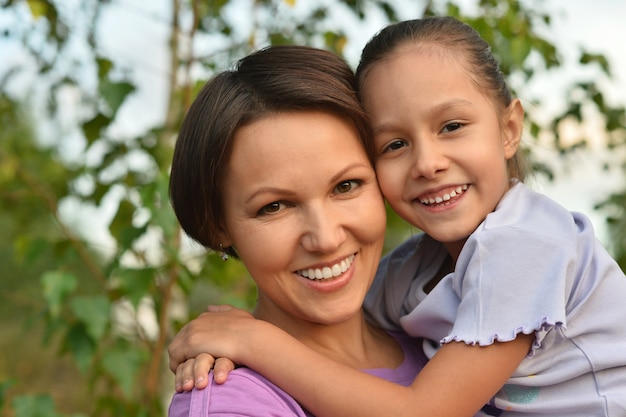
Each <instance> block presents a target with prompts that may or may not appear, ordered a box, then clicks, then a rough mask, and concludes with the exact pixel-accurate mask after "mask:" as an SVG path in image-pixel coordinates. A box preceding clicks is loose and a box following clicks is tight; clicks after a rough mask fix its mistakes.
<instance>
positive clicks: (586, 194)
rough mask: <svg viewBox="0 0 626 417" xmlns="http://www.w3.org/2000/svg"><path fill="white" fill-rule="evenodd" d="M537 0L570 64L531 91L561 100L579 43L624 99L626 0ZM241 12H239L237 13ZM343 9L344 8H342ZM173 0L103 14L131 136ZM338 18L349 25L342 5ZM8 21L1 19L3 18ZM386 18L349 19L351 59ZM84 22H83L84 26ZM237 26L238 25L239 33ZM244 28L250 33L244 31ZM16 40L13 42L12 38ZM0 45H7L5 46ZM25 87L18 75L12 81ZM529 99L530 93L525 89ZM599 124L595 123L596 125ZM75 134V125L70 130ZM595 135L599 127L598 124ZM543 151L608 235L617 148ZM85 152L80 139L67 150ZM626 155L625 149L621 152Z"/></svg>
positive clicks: (572, 201) (160, 113)
mask: <svg viewBox="0 0 626 417" xmlns="http://www.w3.org/2000/svg"><path fill="white" fill-rule="evenodd" d="M250 1H251V0H234V1H233V2H232V3H233V7H231V9H230V10H229V11H228V13H231V15H232V16H237V15H241V9H240V8H241V7H249V6H248V4H249V2H250ZM318 1H319V2H324V3H329V4H334V3H333V0H318ZM522 1H528V2H531V1H532V2H533V3H534V4H537V5H540V6H541V7H543V8H545V9H546V10H548V11H551V15H552V16H553V18H554V23H553V24H552V25H551V26H552V29H551V32H550V33H549V34H548V36H549V37H550V38H551V39H554V40H555V42H556V43H557V44H558V45H559V47H560V48H561V51H562V52H563V53H564V57H563V58H564V60H565V62H566V63H569V65H570V69H569V70H568V71H565V72H560V73H556V74H541V75H540V76H537V77H536V78H537V80H536V81H535V82H534V83H533V84H532V86H530V88H529V89H528V91H529V93H530V94H532V95H535V94H537V95H539V96H541V97H542V100H543V101H544V102H546V103H547V105H548V107H550V106H554V107H558V106H559V105H560V104H561V103H562V98H563V94H564V92H563V86H564V85H565V83H566V82H567V81H568V80H571V79H572V78H573V77H577V76H579V75H586V74H584V73H582V72H579V71H576V70H575V69H576V68H578V66H577V65H576V63H575V62H574V57H575V56H576V53H577V51H578V50H579V49H580V47H581V46H584V47H585V48H587V49H588V50H590V51H591V52H597V53H602V54H605V55H606V56H607V57H608V58H609V62H610V64H611V66H612V69H613V74H614V76H615V81H616V84H615V85H614V86H613V87H612V88H611V89H610V91H611V92H612V93H613V94H611V97H610V99H612V100H614V102H615V103H623V104H624V105H626V52H623V51H624V50H623V46H622V42H623V38H624V36H625V35H626V29H625V28H624V25H623V17H624V16H626V2H624V1H623V0H596V1H594V2H589V1H588V0H548V1H537V0H522ZM396 3H397V4H401V5H404V8H405V9H406V10H407V13H406V14H405V15H403V16H401V18H412V17H414V16H412V15H411V13H410V12H409V11H410V10H411V7H415V6H414V5H415V4H416V2H415V1H414V0H395V2H394V4H396ZM459 3H461V4H472V3H474V1H472V0H460V1H459ZM62 4H63V5H64V7H66V8H68V10H71V8H72V7H77V5H78V4H80V0H64V2H63V3H62ZM306 4H307V2H306V1H304V0H296V1H295V7H296V9H298V8H301V7H306ZM238 12H239V13H238ZM339 12H340V10H339ZM169 15H170V13H169V1H166V0H153V1H151V2H149V3H148V2H145V1H142V0H113V1H111V2H110V3H109V6H107V7H106V8H105V10H104V12H103V14H102V15H101V19H102V20H101V24H100V30H99V39H100V40H101V42H100V48H101V52H103V53H104V54H108V55H110V56H113V57H116V59H119V62H120V63H121V64H122V66H123V67H125V68H127V71H128V72H129V74H130V75H131V77H132V79H133V81H134V82H135V83H136V84H137V86H138V89H137V91H136V92H135V93H134V94H133V95H132V96H131V97H130V98H129V99H128V101H127V102H126V103H125V104H124V106H123V108H122V109H121V111H120V114H119V117H120V121H119V123H118V124H117V127H116V128H117V129H119V132H120V133H122V134H123V135H124V136H126V137H133V136H134V135H136V134H139V133H142V132H144V131H145V129H146V128H147V127H150V126H153V125H157V124H159V123H160V122H161V120H162V119H163V117H164V114H165V108H166V98H167V94H166V92H165V91H164V89H163V88H159V86H163V85H166V81H165V80H166V79H167V77H168V74H167V71H168V56H167V50H166V49H165V48H164V45H167V42H168V36H169V34H168V32H167V30H168V28H169V23H168V19H169ZM338 16H339V17H338V19H339V21H340V22H341V24H342V25H343V23H344V21H343V20H342V17H341V13H338ZM2 24H3V21H2V20H1V19H0V26H1V25H2ZM247 25H249V22H246V21H245V20H242V21H241V24H240V25H238V27H239V29H240V30H241V32H242V34H243V33H245V29H246V26H247ZM382 25H383V20H382V19H381V18H380V16H377V15H375V14H372V15H368V17H367V18H366V19H365V21H364V22H362V23H359V24H352V25H348V26H347V27H348V31H349V34H350V39H351V41H350V42H349V43H348V44H347V45H346V56H347V59H348V61H349V62H350V63H351V64H352V65H355V64H356V62H357V61H358V56H359V53H360V50H361V48H362V47H363V45H364V44H365V42H366V41H367V40H368V39H369V38H370V37H371V36H372V35H374V33H375V32H376V31H378V30H379V29H380V28H381V27H382ZM79 29H80V28H79ZM237 35H238V34H237V33H235V34H234V36H237ZM242 36H245V35H242ZM10 47H11V46H10V45H6V44H4V43H0V51H2V50H4V52H5V53H4V54H3V55H4V57H3V59H6V58H7V57H11V59H19V54H17V53H16V52H15V51H13V50H12V49H11V48H10ZM13 47H14V46H13ZM0 53H2V52H0ZM14 88H19V83H18V84H17V85H16V86H15V87H14ZM60 100H62V101H63V102H62V104H63V106H65V107H66V108H67V109H68V112H67V113H66V114H68V115H69V116H68V119H67V120H66V121H65V123H66V124H67V125H68V126H69V125H71V124H72V122H73V120H72V118H75V117H79V116H78V115H80V98H79V97H78V96H73V95H72V93H71V92H69V93H67V94H66V95H64V96H61V97H60ZM522 101H523V102H524V97H522ZM524 105H525V106H527V107H532V103H531V102H524ZM590 129H593V127H590ZM68 134H69V135H71V134H77V132H74V133H72V132H68ZM592 135H593V132H592ZM533 150H535V151H537V152H536V153H537V155H538V156H540V157H541V158H545V159H546V160H548V161H550V162H549V163H550V165H551V166H554V167H556V175H557V181H556V182H554V183H549V182H547V181H536V182H535V183H534V184H531V185H532V186H533V188H536V189H538V190H540V191H542V192H545V193H546V194H548V195H550V196H551V197H552V198H554V199H555V200H557V201H558V202H560V203H561V204H563V205H564V206H565V207H567V208H568V209H570V210H574V211H581V212H584V213H586V214H587V215H589V216H590V217H591V218H592V221H593V223H594V226H595V228H596V230H597V232H598V235H599V237H600V240H602V241H603V242H606V228H605V224H604V219H603V218H602V216H601V215H599V214H598V213H596V212H594V210H593V207H594V205H595V204H596V203H597V202H598V201H601V200H602V199H603V198H604V197H606V196H607V195H608V193H609V192H611V191H614V190H618V189H620V187H622V189H623V186H624V173H623V172H620V171H619V170H613V171H611V172H608V173H607V172H602V171H601V169H600V163H599V161H602V160H605V159H606V158H608V159H610V158H613V159H615V160H617V158H618V156H616V155H608V154H606V153H605V150H604V149H603V147H602V146H596V147H592V149H591V151H590V153H585V154H577V155H574V156H572V157H571V159H569V160H568V161H567V162H566V163H560V162H559V161H558V160H557V158H556V154H555V153H554V151H552V150H551V149H549V148H548V147H544V146H538V147H537V148H535V147H534V148H533ZM67 151H68V154H69V155H71V154H72V152H76V153H79V152H81V151H82V150H81V148H80V147H73V148H70V149H68V150H67ZM619 157H621V160H624V159H626V157H625V156H624V155H621V156H619ZM62 208H63V210H64V211H66V212H68V213H76V211H79V212H80V215H78V216H77V215H75V214H72V218H74V219H75V222H76V223H77V225H78V226H79V227H80V226H81V223H85V224H88V225H89V227H90V228H91V229H93V225H94V210H93V209H90V208H86V207H80V206H77V205H76V203H75V202H71V201H68V202H66V204H65V206H64V207H62ZM112 214H113V213H105V214H104V215H102V213H100V215H97V216H96V218H97V220H95V221H96V223H97V222H98V221H99V222H100V223H102V224H101V225H100V227H101V228H103V229H104V230H106V224H105V223H106V221H107V218H108V217H110V216H111V215H112Z"/></svg>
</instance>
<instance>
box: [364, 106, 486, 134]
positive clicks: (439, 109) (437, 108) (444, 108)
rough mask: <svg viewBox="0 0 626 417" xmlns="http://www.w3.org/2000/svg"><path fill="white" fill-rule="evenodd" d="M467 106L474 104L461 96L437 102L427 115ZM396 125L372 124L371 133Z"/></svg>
mask: <svg viewBox="0 0 626 417" xmlns="http://www.w3.org/2000/svg"><path fill="white" fill-rule="evenodd" d="M467 107H470V108H471V107H474V104H473V103H472V102H471V101H469V100H465V99H462V98H455V99H452V100H449V101H445V102H443V103H440V104H437V105H435V106H434V107H432V108H430V109H428V115H429V116H430V117H432V116H433V115H436V114H438V113H442V112H445V111H447V110H454V109H459V108H467ZM398 125H400V124H399V123H381V124H380V125H378V126H374V128H373V133H374V134H378V133H384V132H388V131H393V130H395V129H397V126H398Z"/></svg>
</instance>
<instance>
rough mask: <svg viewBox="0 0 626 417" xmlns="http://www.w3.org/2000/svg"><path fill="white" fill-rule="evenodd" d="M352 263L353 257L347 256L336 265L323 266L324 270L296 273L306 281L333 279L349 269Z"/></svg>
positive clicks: (310, 269)
mask: <svg viewBox="0 0 626 417" xmlns="http://www.w3.org/2000/svg"><path fill="white" fill-rule="evenodd" d="M353 261H354V255H350V256H348V257H347V258H346V259H344V260H343V261H341V262H339V263H336V264H334V265H332V266H325V267H324V268H309V269H301V270H299V271H296V273H297V274H298V275H301V276H303V277H305V278H308V279H316V280H319V279H328V278H335V277H338V276H339V275H341V274H343V273H344V272H346V271H347V270H348V268H350V265H352V262H353Z"/></svg>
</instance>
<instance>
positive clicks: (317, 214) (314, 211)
mask: <svg viewBox="0 0 626 417" xmlns="http://www.w3.org/2000/svg"><path fill="white" fill-rule="evenodd" d="M331 204H332V203H331ZM342 217H343V216H342V215H341V214H340V213H337V212H336V211H333V210H332V208H331V207H329V206H328V204H323V203H322V204H319V205H316V206H315V207H310V208H309V209H307V210H306V219H303V220H304V225H305V229H304V233H303V235H302V246H303V247H304V249H305V250H307V251H309V252H322V253H330V252H333V251H335V250H337V248H339V247H340V246H341V245H342V244H343V243H344V242H345V240H346V230H345V228H344V226H345V225H344V223H343V221H342Z"/></svg>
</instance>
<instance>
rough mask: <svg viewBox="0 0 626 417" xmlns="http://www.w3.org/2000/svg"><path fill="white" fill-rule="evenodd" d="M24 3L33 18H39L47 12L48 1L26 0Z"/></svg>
mask: <svg viewBox="0 0 626 417" xmlns="http://www.w3.org/2000/svg"><path fill="white" fill-rule="evenodd" d="M26 3H27V4H28V8H29V9H30V13H31V14H32V15H33V17H34V18H35V19H39V18H40V17H43V16H45V15H46V14H47V13H48V3H47V2H45V1H43V0H26Z"/></svg>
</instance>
